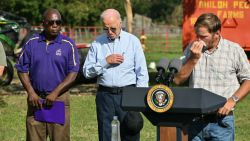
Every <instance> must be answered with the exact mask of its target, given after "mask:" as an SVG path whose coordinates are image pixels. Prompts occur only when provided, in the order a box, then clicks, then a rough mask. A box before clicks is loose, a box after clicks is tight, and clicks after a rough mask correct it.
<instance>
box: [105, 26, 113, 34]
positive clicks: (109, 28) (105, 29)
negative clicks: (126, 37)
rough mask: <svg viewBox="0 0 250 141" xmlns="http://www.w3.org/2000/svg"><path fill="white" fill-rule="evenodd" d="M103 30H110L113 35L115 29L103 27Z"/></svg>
mask: <svg viewBox="0 0 250 141" xmlns="http://www.w3.org/2000/svg"><path fill="white" fill-rule="evenodd" d="M103 30H104V31H106V32H107V31H109V30H110V31H112V32H113V33H115V31H116V28H114V27H104V28H103Z"/></svg>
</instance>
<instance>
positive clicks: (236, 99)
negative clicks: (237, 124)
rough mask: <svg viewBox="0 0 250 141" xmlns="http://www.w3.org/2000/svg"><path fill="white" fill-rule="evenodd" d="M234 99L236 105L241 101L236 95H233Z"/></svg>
mask: <svg viewBox="0 0 250 141" xmlns="http://www.w3.org/2000/svg"><path fill="white" fill-rule="evenodd" d="M232 99H233V101H234V102H235V103H237V102H238V101H239V98H238V97H237V96H236V95H232Z"/></svg>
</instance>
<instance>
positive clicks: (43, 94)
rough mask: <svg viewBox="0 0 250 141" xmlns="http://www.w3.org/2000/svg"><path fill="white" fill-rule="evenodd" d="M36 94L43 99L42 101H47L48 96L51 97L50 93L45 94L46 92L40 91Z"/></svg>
mask: <svg viewBox="0 0 250 141" xmlns="http://www.w3.org/2000/svg"><path fill="white" fill-rule="evenodd" d="M35 92H36V94H37V95H38V96H39V97H41V98H42V99H45V98H46V96H47V95H49V93H48V92H45V91H38V90H35Z"/></svg>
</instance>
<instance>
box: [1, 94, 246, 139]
mask: <svg viewBox="0 0 250 141" xmlns="http://www.w3.org/2000/svg"><path fill="white" fill-rule="evenodd" d="M247 107H250V97H249V96H248V97H247V98H246V99H245V100H244V101H242V102H241V103H239V104H238V105H237V108H236V110H235V117H236V141H249V140H250V134H249V133H250V119H249V118H250V112H249V110H248V108H247ZM0 115H1V116H0V140H1V141H24V140H25V116H26V96H24V95H10V96H1V97H0ZM97 135H98V134H97V122H96V112H95V96H93V95H87V96H77V95H72V96H71V140H72V141H97V140H98V137H97ZM141 141H156V127H154V126H153V125H152V124H151V123H149V121H148V120H147V119H145V118H144V128H143V130H142V132H141Z"/></svg>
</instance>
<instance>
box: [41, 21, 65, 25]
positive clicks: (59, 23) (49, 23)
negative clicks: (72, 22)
mask: <svg viewBox="0 0 250 141" xmlns="http://www.w3.org/2000/svg"><path fill="white" fill-rule="evenodd" d="M44 23H45V24H47V25H49V26H51V25H54V24H56V25H62V21H61V20H49V21H45V22H44Z"/></svg>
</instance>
